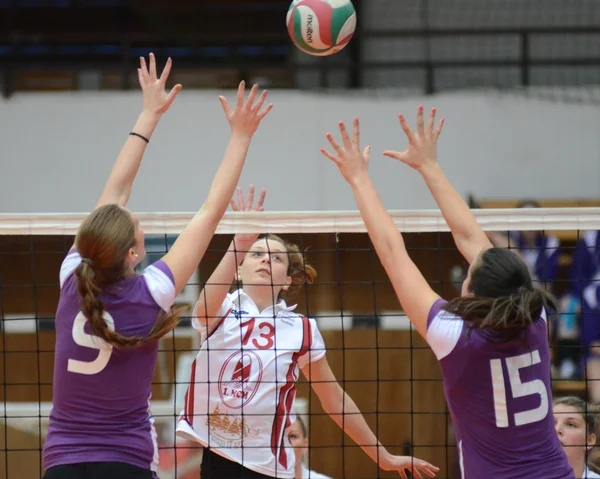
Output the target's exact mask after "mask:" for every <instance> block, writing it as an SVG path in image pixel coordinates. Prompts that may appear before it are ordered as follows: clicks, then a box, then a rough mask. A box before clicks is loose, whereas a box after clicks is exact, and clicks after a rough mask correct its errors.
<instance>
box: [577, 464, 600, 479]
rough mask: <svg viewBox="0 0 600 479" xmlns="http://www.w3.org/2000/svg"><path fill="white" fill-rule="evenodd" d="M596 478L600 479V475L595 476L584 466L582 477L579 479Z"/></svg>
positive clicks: (595, 474)
mask: <svg viewBox="0 0 600 479" xmlns="http://www.w3.org/2000/svg"><path fill="white" fill-rule="evenodd" d="M596 478H600V474H597V473H595V472H594V471H591V470H590V468H589V467H587V466H585V470H584V471H583V476H581V479H596Z"/></svg>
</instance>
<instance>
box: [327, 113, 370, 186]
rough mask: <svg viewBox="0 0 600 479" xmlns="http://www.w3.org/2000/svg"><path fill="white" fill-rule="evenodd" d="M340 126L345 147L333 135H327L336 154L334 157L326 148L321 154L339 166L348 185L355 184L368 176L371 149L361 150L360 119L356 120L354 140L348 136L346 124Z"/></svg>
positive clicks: (353, 133)
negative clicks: (363, 176)
mask: <svg viewBox="0 0 600 479" xmlns="http://www.w3.org/2000/svg"><path fill="white" fill-rule="evenodd" d="M339 126H340V133H341V134H342V143H343V145H344V147H343V148H342V147H341V146H340V145H339V144H338V143H337V142H336V141H335V140H334V139H333V136H332V135H331V133H327V140H328V141H329V144H330V145H331V147H332V148H333V149H334V151H335V153H336V154H335V155H334V154H332V153H330V152H328V151H327V150H325V149H324V148H321V153H323V155H325V156H326V157H327V158H329V159H330V160H331V161H333V162H334V163H335V164H336V165H337V166H338V168H339V169H340V172H341V173H342V175H344V178H345V179H346V181H347V182H348V183H350V184H354V183H355V182H356V180H358V179H359V178H360V176H361V175H363V174H367V168H368V166H369V155H370V153H371V147H370V146H367V147H366V148H365V149H364V150H363V151H361V150H360V125H359V123H358V118H355V119H354V128H353V132H352V139H350V137H349V136H348V132H347V131H346V126H345V125H344V123H343V122H340V125H339Z"/></svg>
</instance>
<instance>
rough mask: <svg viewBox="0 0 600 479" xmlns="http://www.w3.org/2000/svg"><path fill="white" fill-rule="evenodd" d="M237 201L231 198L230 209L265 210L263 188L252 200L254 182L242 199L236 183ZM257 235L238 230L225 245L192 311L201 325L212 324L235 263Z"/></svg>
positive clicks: (232, 274) (232, 277)
mask: <svg viewBox="0 0 600 479" xmlns="http://www.w3.org/2000/svg"><path fill="white" fill-rule="evenodd" d="M237 193H238V195H237V196H238V202H237V203H236V201H235V199H233V198H232V199H231V202H230V203H231V208H232V209H233V211H264V208H263V204H264V201H265V195H266V194H267V191H266V190H264V189H263V190H262V191H261V192H260V197H259V198H258V202H257V204H256V207H254V208H253V203H254V186H253V185H250V189H249V191H248V199H247V200H246V201H244V195H243V193H242V189H241V188H239V187H238V189H237ZM256 238H258V234H237V235H235V237H234V238H233V242H232V243H231V245H230V246H229V248H227V252H226V253H225V255H224V256H223V259H222V260H221V262H220V263H219V265H218V266H217V267H216V268H215V270H214V272H213V274H211V275H210V278H209V279H208V281H207V283H206V285H205V286H204V289H203V290H202V291H201V292H200V297H199V298H198V303H197V304H196V308H195V311H194V315H195V317H196V318H197V319H198V321H199V322H200V325H201V326H202V327H203V328H209V329H210V328H211V326H210V322H211V320H212V319H218V318H217V313H218V311H219V309H220V307H221V305H222V304H223V300H224V299H225V296H226V295H227V292H228V291H229V288H230V286H231V283H232V281H233V279H234V278H235V273H236V270H237V268H238V266H239V265H240V264H241V263H242V261H243V259H244V256H245V255H246V252H248V251H249V249H250V248H251V247H252V245H253V244H254V242H255V241H256Z"/></svg>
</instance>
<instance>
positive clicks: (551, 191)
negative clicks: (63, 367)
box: [0, 0, 600, 479]
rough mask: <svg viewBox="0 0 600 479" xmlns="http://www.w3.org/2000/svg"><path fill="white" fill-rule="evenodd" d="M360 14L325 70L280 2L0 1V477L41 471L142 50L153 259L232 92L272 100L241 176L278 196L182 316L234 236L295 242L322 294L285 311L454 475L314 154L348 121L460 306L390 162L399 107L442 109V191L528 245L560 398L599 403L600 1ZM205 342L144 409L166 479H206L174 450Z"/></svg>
mask: <svg viewBox="0 0 600 479" xmlns="http://www.w3.org/2000/svg"><path fill="white" fill-rule="evenodd" d="M353 3H354V4H355V7H356V10H357V14H358V29H357V32H356V34H355V36H354V38H353V39H352V41H351V43H350V44H349V45H348V47H346V48H345V49H344V50H343V51H342V52H340V53H339V54H336V55H334V56H332V57H326V58H314V57H309V56H307V55H305V54H303V53H300V52H299V51H297V50H296V49H295V48H294V47H293V46H292V45H291V43H290V41H289V38H288V36H287V31H286V28H285V14H286V11H287V8H288V5H289V1H285V0H284V1H278V0H271V1H268V0H262V1H259V0H243V1H242V0H212V1H211V0H203V1H201V2H200V1H195V2H191V1H186V0H162V1H161V0H130V1H127V0H0V25H2V28H0V88H1V91H2V93H3V97H2V99H0V162H1V166H2V168H1V173H0V315H1V316H2V334H1V339H0V347H1V352H0V378H1V379H2V382H1V384H0V478H10V479H12V478H27V479H30V478H31V479H37V478H39V477H41V475H42V473H43V470H42V465H41V454H40V451H41V447H42V444H43V441H44V437H45V433H46V427H47V417H48V413H49V410H50V408H51V400H52V370H53V348H54V331H53V316H54V314H55V311H56V306H57V300H58V270H59V266H60V263H61V261H62V259H63V257H64V255H65V253H66V251H67V249H68V247H69V246H70V245H71V243H72V240H73V235H74V233H75V232H76V229H77V226H78V224H79V222H80V220H81V219H82V218H83V217H84V216H85V213H86V212H89V211H90V209H91V208H93V205H94V202H95V200H96V198H97V196H98V194H99V193H100V190H101V188H102V186H103V184H104V181H105V179H106V177H107V175H108V172H109V170H110V168H111V166H112V162H113V161H114V158H115V156H116V154H117V153H118V151H119V148H120V146H121V144H122V142H123V141H124V138H125V137H126V135H127V133H128V132H129V131H130V127H131V125H132V124H133V122H134V120H135V118H136V116H137V114H138V112H139V109H140V108H141V102H140V99H141V97H140V94H139V91H138V86H137V84H136V81H137V76H136V66H137V62H138V58H139V56H141V55H146V56H147V55H148V53H149V52H154V53H155V54H156V56H157V59H158V61H159V63H160V64H161V65H162V64H163V62H164V60H165V59H166V58H167V57H168V56H171V57H172V58H173V72H172V74H171V79H170V81H171V82H172V83H182V84H183V87H184V89H183V92H182V93H181V95H179V97H178V98H177V100H176V103H175V104H174V106H173V108H172V109H171V111H169V112H168V113H167V114H166V115H165V117H164V119H163V120H162V122H161V125H160V126H159V127H158V129H157V131H156V133H155V135H154V136H153V138H152V142H151V144H150V146H149V148H148V151H147V153H146V156H145V160H144V165H143V167H142V170H141V172H140V174H139V177H138V179H137V181H136V184H135V191H134V193H133V195H132V199H131V201H130V207H131V209H132V210H133V211H136V212H139V213H140V215H139V216H140V218H141V220H142V223H143V226H144V228H145V230H146V233H147V245H146V249H147V250H148V253H149V254H148V262H150V261H153V259H156V258H158V257H159V256H160V255H161V254H163V253H164V252H165V251H166V250H167V249H168V248H169V246H170V245H171V244H172V242H173V241H174V238H175V237H176V236H177V234H178V233H179V232H180V231H181V229H182V227H183V225H184V224H185V222H186V221H187V219H189V218H190V217H191V215H192V212H194V211H196V210H197V209H198V207H199V206H200V202H201V201H202V200H203V198H204V197H205V194H206V191H207V188H208V185H209V184H210V181H211V179H212V175H213V174H214V171H215V169H216V165H217V163H218V161H219V160H220V158H221V155H222V151H223V148H224V145H225V143H226V140H227V137H228V135H229V129H228V126H227V125H226V122H225V121H224V119H223V118H222V113H221V110H220V107H219V103H218V100H217V95H219V94H225V95H229V96H231V95H232V94H233V89H234V88H235V87H236V86H237V84H238V82H239V81H240V80H242V79H245V80H246V81H247V82H249V83H255V82H256V83H258V84H259V85H260V86H261V87H263V88H268V89H269V90H270V92H271V93H270V94H271V97H272V98H271V101H272V102H273V103H274V105H275V108H274V110H273V112H272V113H271V114H270V115H269V117H268V118H267V119H266V121H265V122H264V124H263V125H262V126H261V128H260V131H259V132H258V134H257V136H256V138H255V140H254V142H253V145H252V147H251V150H250V155H249V158H248V161H247V164H246V167H245V169H244V173H243V174H242V180H241V186H244V187H246V186H247V185H248V184H250V183H252V184H254V185H255V186H256V187H257V188H263V187H264V188H266V189H267V200H266V205H265V206H266V210H267V213H265V214H264V215H262V216H261V217H260V218H257V217H256V216H253V215H245V214H237V215H234V214H227V215H226V217H225V219H224V221H223V222H222V225H221V226H220V228H219V230H218V234H217V235H216V236H215V238H214V240H213V241H212V243H211V248H210V251H209V252H208V253H207V255H206V256H205V259H204V261H203V264H202V266H201V268H200V269H199V271H198V275H197V278H196V280H195V281H193V282H190V284H189V285H188V286H187V287H186V289H185V290H184V292H183V293H182V295H181V297H179V298H178V302H179V303H181V304H190V305H192V304H193V303H194V302H195V301H196V299H197V295H198V292H199V291H200V289H201V288H202V285H203V284H204V282H205V281H206V280H207V278H208V277H209V276H210V273H211V272H212V270H213V269H214V267H215V266H216V264H217V263H218V261H219V259H220V258H221V256H222V255H223V253H224V251H225V250H226V248H227V245H228V244H229V242H230V240H231V234H232V233H233V232H238V231H253V232H255V231H260V232H263V233H267V232H269V233H278V234H281V235H283V236H284V237H286V238H288V239H291V240H293V241H295V242H297V243H298V244H300V245H301V246H302V247H303V248H306V249H307V252H306V259H307V261H310V262H311V263H312V264H314V265H315V267H316V269H317V272H318V277H317V281H316V283H315V284H313V285H311V286H309V287H307V288H305V289H304V290H302V292H301V293H300V294H299V295H298V296H297V297H296V298H294V302H297V303H298V310H299V311H303V312H306V314H308V315H310V316H312V317H315V318H316V319H317V322H318V324H319V327H320V329H321V331H322V332H323V336H324V339H325V343H326V346H327V349H328V359H329V363H330V364H331V365H332V368H333V370H334V373H335V374H336V377H337V378H338V379H339V380H340V381H341V382H342V383H343V386H344V387H345V389H346V390H347V391H348V393H349V394H350V395H351V396H352V397H353V399H354V400H355V401H356V403H357V404H358V406H359V408H360V409H361V410H362V411H363V413H364V414H365V417H366V418H367V420H368V422H369V424H370V425H371V427H372V428H373V429H374V430H375V431H376V432H377V435H378V437H379V438H380V440H381V441H382V442H383V443H384V444H385V445H387V446H389V449H390V450H391V451H392V452H396V453H405V454H414V455H415V456H417V457H420V458H422V459H425V460H428V461H430V462H432V463H433V464H435V465H437V466H439V467H440V468H441V470H440V472H439V474H438V477H441V478H458V477H459V474H458V464H457V456H456V450H455V445H454V443H453V437H454V436H453V432H452V424H451V423H450V422H449V420H448V414H447V409H446V403H445V401H444V397H443V392H442V386H441V382H440V378H441V376H440V373H439V369H438V365H437V363H436V361H435V358H434V355H433V354H432V353H431V351H430V350H429V348H428V347H427V346H426V344H425V343H424V342H423V341H422V340H421V339H420V338H419V337H418V335H417V334H416V333H415V332H413V331H412V330H411V329H410V326H409V323H408V320H407V319H406V317H405V316H403V314H402V310H401V307H400V305H399V304H398V301H397V299H396V297H395V295H394V293H393V290H392V288H391V286H390V285H389V282H388V279H387V277H386V275H385V273H384V271H383V269H382V268H381V266H380V264H379V261H378V259H377V257H376V255H375V253H374V251H373V249H372V248H371V246H370V243H369V240H368V237H367V235H366V234H365V232H364V231H365V230H364V226H363V225H362V222H361V221H360V217H359V216H358V215H357V214H356V213H355V211H354V210H355V209H356V208H355V204H354V201H353V198H352V195H351V191H350V189H349V188H348V187H347V185H346V184H345V183H344V182H343V180H342V179H341V177H340V176H339V174H338V173H337V171H335V167H334V166H333V165H332V164H330V162H328V161H327V160H325V159H324V158H323V157H322V156H321V155H320V153H319V148H320V147H323V146H326V143H325V134H326V133H327V132H328V131H330V130H332V129H334V128H335V127H336V125H337V122H338V121H340V120H344V121H346V122H347V121H349V120H351V119H352V118H353V117H354V116H359V117H360V118H361V126H362V130H363V131H362V138H363V141H364V142H365V143H369V144H371V145H373V149H374V150H373V153H372V159H371V171H372V176H373V179H374V182H375V184H376V186H377V188H378V191H379V193H380V195H381V197H382V199H383V201H384V203H385V205H386V207H387V208H388V209H389V210H392V211H393V212H394V213H393V214H394V218H395V219H396V221H397V224H398V227H399V228H401V229H402V230H403V231H406V232H408V235H407V245H408V246H409V248H410V251H411V255H412V257H413V258H414V259H415V261H416V262H417V263H418V265H419V267H420V268H421V270H422V271H424V273H425V274H426V277H427V279H428V280H429V281H430V282H431V284H432V285H433V286H434V287H435V289H436V291H437V292H439V293H440V294H442V295H443V296H444V297H446V298H451V297H453V296H455V295H457V294H459V292H460V283H461V282H462V280H463V278H464V275H465V272H466V265H465V263H464V261H463V260H462V258H461V257H460V255H459V254H458V252H457V251H456V249H455V247H454V244H453V242H452V239H451V237H450V235H449V233H447V228H446V226H445V224H444V222H443V220H442V219H441V216H440V215H439V213H438V212H437V211H435V210H432V208H434V205H435V203H434V202H433V200H432V199H431V198H430V194H429V192H428V191H427V189H426V187H425V185H424V184H423V183H422V181H421V179H420V177H419V176H418V175H417V174H416V173H414V172H413V171H411V170H410V169H409V168H407V167H405V166H403V165H400V164H397V163H394V162H392V161H391V160H389V159H385V158H383V157H381V156H380V153H381V152H382V151H383V150H385V149H392V148H393V149H398V148H404V145H403V141H404V140H403V134H402V132H401V130H400V128H399V125H398V122H397V115H398V113H400V112H402V113H404V114H405V115H406V116H407V117H408V118H412V117H413V115H414V113H415V112H416V110H417V107H418V105H421V104H423V105H425V106H426V108H429V107H434V106H435V107H436V108H437V110H438V112H439V114H440V115H441V116H443V117H444V118H446V125H445V128H444V132H443V134H442V137H441V139H440V143H439V157H440V163H441V164H442V166H443V168H444V169H445V171H446V172H447V174H448V176H449V178H450V179H451V180H452V182H453V183H454V185H455V186H456V187H457V189H458V191H459V192H460V193H461V194H462V195H464V197H465V198H468V199H469V202H470V204H471V206H472V207H474V208H478V210H477V216H478V218H479V219H480V221H481V224H482V225H483V226H484V227H485V229H486V230H487V231H488V232H489V234H490V237H491V238H492V240H493V241H494V242H496V244H499V245H505V244H508V246H509V247H511V248H517V249H519V250H520V251H521V253H522V254H523V256H524V257H525V259H526V260H527V262H528V263H529V264H530V266H531V268H532V271H533V272H534V274H535V276H536V278H537V280H538V282H539V283H540V284H543V285H544V286H545V287H547V288H548V289H549V290H551V291H552V292H553V293H555V294H556V295H557V296H558V297H559V298H560V299H561V304H562V307H563V310H562V311H561V314H560V315H558V316H557V317H556V318H554V319H553V325H554V328H553V338H552V344H553V350H554V353H555V354H554V370H553V378H554V380H553V387H554V391H555V396H564V395H577V396H580V397H582V398H586V399H588V400H589V401H591V402H600V381H599V385H598V386H596V385H595V382H594V378H595V377H597V378H598V379H600V374H598V376H594V374H596V373H595V372H594V368H588V367H587V366H588V363H587V362H586V358H585V357H584V354H582V347H581V345H582V344H583V343H584V342H589V341H595V340H600V337H598V338H595V337H590V333H589V331H588V332H587V333H586V328H585V327H584V325H589V324H595V323H597V322H600V304H598V301H597V300H596V301H595V302H594V298H595V296H594V294H595V293H592V291H594V292H595V291H596V290H595V288H596V286H597V285H598V284H600V234H598V231H600V209H599V208H600V135H599V134H598V125H599V124H600V2H598V1H594V0H578V1H576V2H574V1H572V0H571V1H569V0H529V1H527V2H524V1H522V0H487V1H485V2H480V1H477V0H453V1H449V0H436V1H426V0H354V2H353ZM582 311H585V312H586V314H587V315H588V316H587V317H586V318H583V314H582ZM584 319H585V321H584ZM198 341H199V338H198V336H197V334H196V333H195V331H194V330H193V329H192V328H191V327H190V322H189V318H188V319H187V320H184V321H183V322H182V324H181V325H180V326H179V327H178V328H177V330H176V332H175V334H174V335H172V336H171V337H169V338H167V339H163V340H162V344H161V354H160V359H159V364H158V367H157V369H156V372H155V385H154V391H153V402H152V405H151V407H152V410H153V412H154V414H155V416H156V418H157V419H156V423H157V426H158V429H159V445H160V447H161V473H160V477H161V479H165V478H176V477H177V478H182V479H188V478H192V477H194V478H197V477H199V472H198V471H199V461H200V457H201V450H200V449H197V448H193V447H191V446H190V445H189V444H186V443H182V442H179V443H176V441H175V438H174V434H173V430H174V422H175V420H176V418H177V415H178V413H179V412H180V411H181V409H182V406H183V394H184V392H185V389H186V387H187V384H186V381H189V379H188V378H189V375H188V369H189V363H190V361H191V359H190V358H192V359H193V357H194V350H196V349H197V348H198ZM599 372H600V371H599ZM296 410H297V412H298V413H299V414H301V415H302V416H303V417H304V418H305V421H306V423H307V425H308V429H309V440H310V453H309V455H308V457H307V458H306V461H307V464H308V465H309V467H310V469H312V470H315V471H318V472H320V473H324V474H327V475H328V476H331V477H332V478H336V479H339V478H343V477H345V478H373V477H393V475H391V474H388V473H385V472H382V471H380V470H378V469H377V468H376V467H375V465H374V464H373V463H372V462H371V461H370V460H369V459H368V457H367V456H366V455H365V454H364V453H362V452H361V451H360V450H359V449H358V448H357V446H356V445H355V444H354V443H353V442H352V441H351V440H350V439H348V438H347V437H345V436H344V435H343V433H342V432H341V431H340V430H339V428H338V427H337V426H336V425H335V424H334V423H333V421H332V420H331V419H330V418H329V417H327V416H326V415H324V414H323V412H322V409H321V408H320V405H319V402H318V400H317V398H316V397H315V396H314V395H311V393H310V388H309V385H308V384H307V383H306V382H302V381H301V384H300V385H299V387H298V400H297V404H296ZM227 427H228V426H227V425H225V424H224V425H223V428H224V429H226V428H227ZM593 454H594V452H592V455H593ZM599 465H600V461H599Z"/></svg>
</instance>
